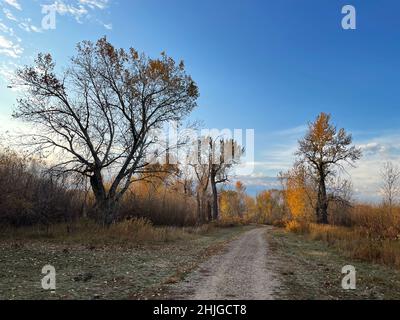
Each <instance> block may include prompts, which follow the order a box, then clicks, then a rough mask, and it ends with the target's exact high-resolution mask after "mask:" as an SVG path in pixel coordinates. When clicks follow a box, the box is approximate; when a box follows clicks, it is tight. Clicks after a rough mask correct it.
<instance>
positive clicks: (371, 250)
mask: <svg viewBox="0 0 400 320" xmlns="http://www.w3.org/2000/svg"><path fill="white" fill-rule="evenodd" d="M390 211H391V214H390V213H389V212H390ZM349 215H350V216H349V217H348V218H349V220H350V221H351V226H335V225H319V224H315V223H299V222H297V221H289V222H287V224H286V229H287V230H288V231H290V232H295V233H298V234H303V235H306V236H307V238H309V239H310V240H316V241H323V242H324V243H326V244H328V245H329V246H332V247H334V248H336V249H338V250H340V251H341V252H343V253H345V254H346V255H347V256H349V257H351V258H356V259H360V260H363V261H368V262H373V263H380V264H385V265H389V266H394V267H396V268H400V208H393V209H392V210H388V208H385V207H383V206H373V205H365V204H363V205H356V206H355V207H353V208H352V210H350V212H349Z"/></svg>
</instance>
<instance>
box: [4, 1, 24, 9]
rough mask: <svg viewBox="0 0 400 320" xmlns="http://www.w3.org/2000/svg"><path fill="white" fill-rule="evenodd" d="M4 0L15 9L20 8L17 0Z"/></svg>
mask: <svg viewBox="0 0 400 320" xmlns="http://www.w3.org/2000/svg"><path fill="white" fill-rule="evenodd" d="M4 2H5V3H7V4H8V5H10V6H12V7H14V8H15V9H17V10H22V7H21V5H20V4H19V2H18V1H17V0H4Z"/></svg>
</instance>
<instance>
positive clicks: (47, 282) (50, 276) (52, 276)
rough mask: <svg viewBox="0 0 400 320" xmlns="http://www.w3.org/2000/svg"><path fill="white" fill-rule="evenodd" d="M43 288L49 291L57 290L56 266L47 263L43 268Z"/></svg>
mask: <svg viewBox="0 0 400 320" xmlns="http://www.w3.org/2000/svg"><path fill="white" fill-rule="evenodd" d="M42 274H43V275H45V276H44V277H43V278H42V289H43V290H48V291H55V290H56V268H54V267H53V266H51V265H46V266H44V267H43V268H42Z"/></svg>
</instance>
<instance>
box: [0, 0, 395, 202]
mask: <svg viewBox="0 0 400 320" xmlns="http://www.w3.org/2000/svg"><path fill="white" fill-rule="evenodd" d="M53 3H56V4H57V16H56V23H57V24H56V29H55V30H42V28H41V20H42V18H43V14H42V13H41V8H42V5H46V4H53ZM346 4H351V5H353V6H354V7H355V8H356V12H357V29H356V30H343V29H342V28H341V20H342V17H343V15H342V13H341V9H342V7H343V6H344V5H346ZM399 16H400V2H398V1H396V0H393V1H389V0H379V1H378V0H363V1H356V0H347V1H339V0H280V1H268V0H259V1H255V0H248V1H245V0H241V1H240V0H229V1H228V0H219V1H215V0H214V1H211V0H199V1H188V0H157V1H156V0H71V1H67V0H64V1H61V0H57V1H53V0H51V1H45V0H29V1H27V0H25V1H24V0H0V77H1V79H0V96H1V100H0V121H2V124H1V125H2V127H3V129H4V128H9V127H11V126H14V125H15V124H12V123H11V122H10V120H9V118H10V114H11V110H12V106H13V104H14V101H15V93H14V92H12V91H10V90H8V89H7V77H8V76H9V75H10V73H12V71H13V69H14V68H15V67H16V66H18V65H21V64H26V63H30V62H31V61H32V58H33V56H34V55H35V54H36V53H38V52H39V51H50V52H51V53H52V54H53V55H54V57H55V59H56V60H57V61H58V64H59V65H60V66H62V65H63V64H65V63H66V59H67V58H68V57H70V56H72V55H73V53H74V46H75V44H76V43H77V42H78V41H81V40H84V39H89V40H96V39H98V38H99V37H101V36H103V35H107V36H108V38H109V40H110V41H111V42H113V43H114V44H115V45H116V46H120V47H129V46H134V47H135V48H137V49H138V50H139V51H144V52H146V53H147V54H149V55H151V56H155V55H158V54H159V53H160V52H161V51H166V52H167V53H168V54H169V55H171V56H173V57H174V58H176V59H183V60H185V63H186V66H187V69H188V70H189V73H190V74H191V75H192V76H193V78H194V79H195V80H196V81H197V83H198V85H199V87H200V93H201V98H200V100H199V108H198V110H196V111H195V112H194V114H193V116H192V117H193V119H200V120H202V121H203V123H204V126H205V127H208V128H219V129H223V128H230V129H235V128H238V129H247V128H250V129H255V133H256V136H255V139H256V158H255V162H256V169H255V173H254V174H253V175H249V176H246V177H241V179H243V180H244V181H245V182H246V183H247V184H248V188H249V190H252V191H254V190H259V189H261V188H263V187H268V186H271V185H273V184H274V179H273V177H274V176H275V175H276V173H277V172H278V171H280V170H285V169H287V168H288V167H289V166H290V164H291V163H292V161H293V152H294V151H295V148H296V143H297V140H298V139H299V138H300V137H301V136H302V135H303V134H304V132H305V125H306V123H307V122H308V121H310V120H313V119H314V118H315V117H316V115H317V114H318V113H319V112H321V111H325V112H330V113H332V116H333V119H334V122H335V123H336V124H337V125H338V126H340V127H345V128H346V129H348V130H349V131H350V132H352V133H353V135H354V138H355V142H356V143H357V144H358V145H360V146H361V147H362V148H363V149H364V151H365V152H364V158H363V160H362V161H360V163H359V166H358V168H357V169H351V170H349V173H350V174H351V176H352V180H353V183H354V186H355V190H356V195H357V196H359V197H362V198H363V199H371V200H373V199H376V198H377V191H378V188H379V167H380V166H381V165H382V162H383V161H385V160H393V161H398V160H400V159H399V158H400V156H399V155H400V142H399V139H398V138H399V137H400V130H399V126H398V124H399V120H400V108H399V107H400V96H399V92H400V90H399V85H400V58H399V57H400V41H399V40H400V19H399Z"/></svg>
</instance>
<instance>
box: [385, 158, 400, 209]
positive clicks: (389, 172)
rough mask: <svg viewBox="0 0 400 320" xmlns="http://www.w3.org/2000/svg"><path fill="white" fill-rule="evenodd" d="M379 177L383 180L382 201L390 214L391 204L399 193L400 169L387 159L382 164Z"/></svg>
mask: <svg viewBox="0 0 400 320" xmlns="http://www.w3.org/2000/svg"><path fill="white" fill-rule="evenodd" d="M381 177H382V180H383V182H382V187H381V191H382V194H383V198H384V200H383V201H384V204H385V205H387V206H388V208H389V214H392V210H393V205H394V204H395V203H396V201H397V198H398V196H399V193H400V169H399V167H397V166H395V165H394V164H393V163H392V162H390V161H388V162H386V163H385V164H384V165H383V168H382V170H381Z"/></svg>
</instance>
